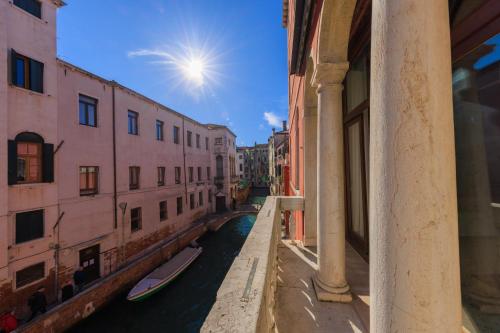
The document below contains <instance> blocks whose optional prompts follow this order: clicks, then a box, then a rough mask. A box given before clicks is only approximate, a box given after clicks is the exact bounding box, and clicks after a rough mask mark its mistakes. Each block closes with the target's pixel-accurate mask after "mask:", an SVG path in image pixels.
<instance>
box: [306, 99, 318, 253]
mask: <svg viewBox="0 0 500 333" xmlns="http://www.w3.org/2000/svg"><path fill="white" fill-rule="evenodd" d="M317 131H318V111H317V107H316V105H307V104H306V106H305V109H304V136H305V139H304V164H305V165H304V199H305V205H304V206H305V207H304V223H305V226H304V227H305V228H304V229H305V235H304V245H305V246H316V237H317V233H318V231H317V220H316V209H317V202H316V194H317V193H316V192H317V187H316V183H317V182H318V177H317V164H316V154H317V148H316V146H317Z"/></svg>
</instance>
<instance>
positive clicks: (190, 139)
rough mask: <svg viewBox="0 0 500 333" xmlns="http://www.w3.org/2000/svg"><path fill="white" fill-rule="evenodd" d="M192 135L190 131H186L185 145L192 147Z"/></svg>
mask: <svg viewBox="0 0 500 333" xmlns="http://www.w3.org/2000/svg"><path fill="white" fill-rule="evenodd" d="M192 141H193V133H192V132H191V131H187V145H188V147H191V146H192V145H193V142H192Z"/></svg>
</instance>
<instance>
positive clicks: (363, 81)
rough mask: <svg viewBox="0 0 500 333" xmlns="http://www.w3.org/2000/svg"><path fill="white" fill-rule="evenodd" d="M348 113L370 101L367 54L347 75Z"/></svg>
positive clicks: (354, 64)
mask: <svg viewBox="0 0 500 333" xmlns="http://www.w3.org/2000/svg"><path fill="white" fill-rule="evenodd" d="M346 96H347V112H350V111H352V110H353V109H354V108H355V107H356V106H358V105H360V104H361V103H362V102H364V101H365V100H367V99H368V66H367V54H366V53H365V54H363V55H362V56H360V57H359V58H358V60H356V61H355V62H354V63H353V64H352V65H351V68H350V69H349V71H348V72H347V75H346Z"/></svg>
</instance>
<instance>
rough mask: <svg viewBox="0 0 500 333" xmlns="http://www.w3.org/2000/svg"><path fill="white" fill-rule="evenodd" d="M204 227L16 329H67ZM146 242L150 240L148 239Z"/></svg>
mask: <svg viewBox="0 0 500 333" xmlns="http://www.w3.org/2000/svg"><path fill="white" fill-rule="evenodd" d="M206 230H207V229H206V226H205V225H204V224H195V225H193V226H192V227H190V228H189V229H188V230H186V231H185V232H183V233H182V234H180V235H179V236H178V237H177V238H174V239H172V240H171V241H169V242H168V243H166V244H165V245H163V246H161V247H160V248H158V249H155V250H153V251H152V252H151V253H149V254H147V255H146V256H144V257H142V258H140V259H138V260H135V261H134V262H133V263H131V264H130V265H128V266H127V267H125V268H123V269H121V270H120V271H118V272H115V273H113V274H111V275H109V276H108V277H106V278H104V279H103V280H102V281H100V282H98V283H96V284H95V285H93V286H92V287H90V288H89V289H87V290H85V291H84V292H82V293H81V294H79V295H78V296H77V297H74V298H72V299H70V300H69V301H67V302H65V303H63V304H60V305H58V306H57V307H55V308H54V309H52V310H51V311H49V312H47V313H46V314H45V315H44V316H41V317H39V318H38V319H36V320H34V321H33V322H32V323H30V324H29V325H28V326H24V327H22V328H21V329H20V330H19V331H20V332H62V331H64V330H67V329H68V328H70V327H71V326H73V325H74V324H76V323H77V322H78V321H80V320H81V319H82V318H85V317H87V316H88V315H90V314H92V313H93V312H94V311H95V310H97V309H98V308H100V307H102V306H103V305H104V304H106V303H107V302H109V301H110V300H112V299H113V298H114V297H116V296H117V295H118V294H119V293H120V292H121V291H122V290H124V289H128V288H131V287H132V286H133V285H134V283H136V282H137V281H138V280H139V279H141V278H142V277H143V276H144V275H145V274H146V273H148V272H150V271H151V270H153V269H154V268H156V267H157V266H158V265H160V264H161V263H162V262H164V261H165V260H166V259H167V258H169V257H171V256H172V255H173V254H175V253H176V252H178V251H179V250H180V249H182V248H184V247H186V246H188V245H189V244H190V242H191V241H192V240H194V239H196V238H198V237H200V236H202V235H203V234H204V233H205V232H206ZM158 237H159V236H158ZM154 239H156V238H154ZM148 241H151V240H150V239H149V240H148ZM144 242H145V243H144V246H145V247H147V245H145V244H147V243H146V241H144ZM16 297H17V296H16ZM2 303H3V302H2Z"/></svg>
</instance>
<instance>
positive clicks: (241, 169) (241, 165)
mask: <svg viewBox="0 0 500 333" xmlns="http://www.w3.org/2000/svg"><path fill="white" fill-rule="evenodd" d="M242 171H243V164H240V172H242Z"/></svg>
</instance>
